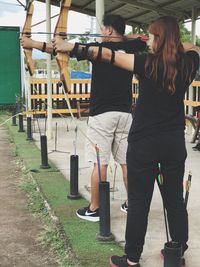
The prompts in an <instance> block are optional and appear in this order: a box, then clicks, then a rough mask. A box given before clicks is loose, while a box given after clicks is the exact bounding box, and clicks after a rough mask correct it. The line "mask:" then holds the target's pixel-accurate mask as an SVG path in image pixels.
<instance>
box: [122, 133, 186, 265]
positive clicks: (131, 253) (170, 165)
mask: <svg viewBox="0 0 200 267" xmlns="http://www.w3.org/2000/svg"><path fill="white" fill-rule="evenodd" d="M186 156H187V152H186V148H185V139H184V133H182V132H168V133H161V134H159V135H158V134H157V135H154V136H149V137H147V138H143V139H141V140H137V141H133V142H129V146H128V151H127V167H128V214H127V225H126V246H125V252H126V254H127V256H128V259H129V260H131V261H135V262H138V261H139V259H140V255H141V253H142V251H143V245H144V239H145V234H146V230H147V224H148V213H149V209H150V203H151V199H152V195H153V190H154V183H155V179H156V178H157V176H158V172H159V169H158V163H160V170H161V173H162V174H163V177H164V182H163V185H162V195H163V199H164V204H165V207H166V210H167V218H168V223H169V231H170V236H171V239H172V240H173V241H176V242H180V243H181V244H182V246H183V249H184V250H186V248H187V245H186V242H187V240H188V215H187V211H186V207H185V204H184V199H183V177H184V169H185V159H186Z"/></svg>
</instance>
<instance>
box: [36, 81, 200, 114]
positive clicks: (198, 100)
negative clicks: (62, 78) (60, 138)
mask: <svg viewBox="0 0 200 267" xmlns="http://www.w3.org/2000/svg"><path fill="white" fill-rule="evenodd" d="M90 87H91V80H90V79H88V80H86V79H82V80H78V79H74V80H71V91H70V93H69V94H68V97H69V102H70V104H71V108H72V112H73V113H76V114H78V113H80V112H81V111H83V110H84V109H81V107H82V105H84V104H88V103H89V101H90ZM138 90H139V88H138V81H137V80H133V83H132V92H133V103H136V102H137V97H138ZM198 105H200V81H193V83H192V85H191V87H190V89H189V90H188V91H187V93H186V94H185V111H186V114H189V113H190V115H195V114H194V111H193V108H192V107H195V106H198ZM31 110H32V112H34V113H37V114H45V113H46V110H47V80H46V79H33V80H32V82H31ZM52 113H53V114H58V113H61V114H68V113H69V109H68V106H67V102H66V95H65V94H64V92H63V87H62V86H59V80H55V79H54V80H52Z"/></svg>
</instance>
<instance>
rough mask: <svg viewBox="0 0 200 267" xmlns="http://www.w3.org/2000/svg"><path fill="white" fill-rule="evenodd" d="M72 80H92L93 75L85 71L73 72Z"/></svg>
mask: <svg viewBox="0 0 200 267" xmlns="http://www.w3.org/2000/svg"><path fill="white" fill-rule="evenodd" d="M71 79H91V73H88V72H83V71H74V70H73V71H71Z"/></svg>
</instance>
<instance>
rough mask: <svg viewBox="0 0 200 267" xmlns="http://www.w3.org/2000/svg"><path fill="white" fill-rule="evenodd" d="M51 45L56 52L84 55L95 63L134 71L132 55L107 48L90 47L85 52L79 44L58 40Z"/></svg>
mask: <svg viewBox="0 0 200 267" xmlns="http://www.w3.org/2000/svg"><path fill="white" fill-rule="evenodd" d="M52 43H53V47H54V49H55V51H56V52H61V53H68V52H71V54H73V55H75V56H80V55H85V58H86V59H89V60H93V61H95V60H97V58H98V60H99V61H103V62H108V63H112V64H113V65H114V66H117V67H120V68H123V69H126V70H129V71H133V69H134V58H135V57H134V54H126V53H123V52H115V51H112V50H110V49H108V48H104V47H102V48H100V47H97V46H90V47H89V48H87V50H84V46H82V45H80V44H72V43H69V42H66V41H64V40H62V39H60V38H59V39H57V38H55V39H54V40H53V41H52ZM99 49H100V50H101V51H100V50H99Z"/></svg>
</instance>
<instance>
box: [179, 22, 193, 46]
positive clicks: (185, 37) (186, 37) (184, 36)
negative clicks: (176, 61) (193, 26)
mask: <svg viewBox="0 0 200 267" xmlns="http://www.w3.org/2000/svg"><path fill="white" fill-rule="evenodd" d="M179 27H180V32H181V41H182V42H191V32H190V31H189V30H188V29H187V28H186V27H185V25H184V24H183V23H181V24H180V25H179Z"/></svg>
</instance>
